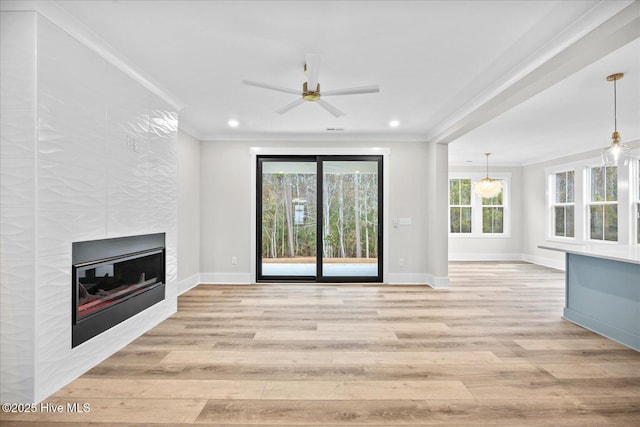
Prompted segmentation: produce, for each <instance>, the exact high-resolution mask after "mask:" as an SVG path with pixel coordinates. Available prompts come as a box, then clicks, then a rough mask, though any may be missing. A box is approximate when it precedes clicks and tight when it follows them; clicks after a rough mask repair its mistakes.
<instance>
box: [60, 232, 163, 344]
mask: <svg viewBox="0 0 640 427" xmlns="http://www.w3.org/2000/svg"><path fill="white" fill-rule="evenodd" d="M150 236H154V235H145V236H132V237H128V238H118V239H105V240H100V241H94V242H82V243H84V246H85V247H87V245H88V247H89V250H88V251H85V252H88V253H85V255H84V258H86V257H99V259H91V260H89V261H85V262H78V263H75V264H74V265H73V285H74V286H73V334H72V335H73V339H72V346H73V347H75V346H76V345H78V344H80V343H82V342H84V341H86V340H88V339H90V338H92V337H93V336H95V335H97V334H99V333H101V332H104V331H105V330H107V329H109V328H111V327H112V326H114V325H116V324H118V323H120V322H122V321H123V320H125V319H127V318H129V317H131V316H133V315H134V314H136V313H138V312H140V311H142V310H144V309H146V308H148V307H150V306H151V305H153V304H155V303H157V302H159V301H161V300H162V299H164V282H165V248H164V234H162V243H161V245H160V246H156V247H150V246H155V245H159V244H160V242H159V240H158V239H151V240H149V237H150ZM123 239H124V240H123ZM126 239H133V240H131V241H130V242H129V243H132V244H130V245H129V244H127V240H126ZM136 239H138V240H136ZM140 240H142V242H143V243H142V244H140ZM156 240H158V241H156ZM112 241H113V242H112ZM96 242H98V243H99V244H98V246H95V243H96ZM92 245H93V246H92ZM82 247H83V246H79V248H76V246H75V244H74V250H76V249H78V250H81V249H82ZM96 247H97V248H98V249H105V248H106V250H102V251H101V250H98V251H97V252H96V250H95V248H96ZM92 249H93V250H92ZM129 250H135V252H132V253H122V252H126V251H129ZM80 258H82V257H80Z"/></svg>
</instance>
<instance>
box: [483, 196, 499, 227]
mask: <svg viewBox="0 0 640 427" xmlns="http://www.w3.org/2000/svg"><path fill="white" fill-rule="evenodd" d="M502 199H503V197H502V191H500V193H498V195H497V196H495V197H492V198H490V199H484V198H483V199H482V233H484V234H502V233H504V205H503V203H502Z"/></svg>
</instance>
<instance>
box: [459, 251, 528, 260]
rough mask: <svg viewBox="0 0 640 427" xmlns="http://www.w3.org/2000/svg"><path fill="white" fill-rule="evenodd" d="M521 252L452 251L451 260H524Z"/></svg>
mask: <svg viewBox="0 0 640 427" xmlns="http://www.w3.org/2000/svg"><path fill="white" fill-rule="evenodd" d="M522 260H523V258H522V254H521V253H512V252H503V253H501V252H497V253H486V252H464V253H450V254H449V261H522Z"/></svg>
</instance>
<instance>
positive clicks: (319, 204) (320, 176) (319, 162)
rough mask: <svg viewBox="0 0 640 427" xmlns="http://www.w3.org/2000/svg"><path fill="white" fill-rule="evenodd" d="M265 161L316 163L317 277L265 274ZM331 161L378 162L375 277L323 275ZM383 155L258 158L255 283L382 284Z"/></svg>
mask: <svg viewBox="0 0 640 427" xmlns="http://www.w3.org/2000/svg"><path fill="white" fill-rule="evenodd" d="M265 161H267V162H268V161H279V162H315V163H316V275H315V277H314V276H293V275H291V276H282V275H279V276H275V275H274V276H265V275H263V274H262V170H263V163H264V162H265ZM331 161H345V162H348V161H354V162H356V161H367V162H376V163H377V178H378V179H377V182H378V185H377V187H378V188H377V213H378V224H377V248H378V251H377V272H378V274H377V275H376V276H325V275H324V274H323V258H324V254H323V252H322V243H323V242H322V236H323V229H322V227H323V224H324V203H323V181H324V173H323V165H324V162H331ZM383 166H384V156H382V155H377V154H376V155H367V154H362V155H360V154H346V155H297V154H283V155H261V154H258V155H256V174H255V199H254V200H255V207H256V210H255V215H256V217H255V218H256V221H255V240H254V241H255V243H256V244H255V269H256V270H255V272H256V276H255V277H256V282H258V283H260V282H319V283H369V282H373V283H380V282H383V277H384V275H383V267H384V262H383V261H384V255H383V254H384V252H385V251H384V228H385V227H384V207H385V204H384V182H385V181H384V175H383V172H384V167H383Z"/></svg>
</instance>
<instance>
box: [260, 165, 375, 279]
mask: <svg viewBox="0 0 640 427" xmlns="http://www.w3.org/2000/svg"><path fill="white" fill-rule="evenodd" d="M382 166H383V165H382V156H351V155H349V156H257V169H256V171H257V174H256V178H257V179H256V181H257V182H256V196H257V200H256V210H257V212H256V219H257V221H256V225H257V229H256V279H257V281H315V282H350V283H353V282H382V277H383V276H382V265H383V264H382V253H383V250H382V235H383V234H382V170H383V169H382Z"/></svg>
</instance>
